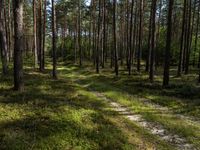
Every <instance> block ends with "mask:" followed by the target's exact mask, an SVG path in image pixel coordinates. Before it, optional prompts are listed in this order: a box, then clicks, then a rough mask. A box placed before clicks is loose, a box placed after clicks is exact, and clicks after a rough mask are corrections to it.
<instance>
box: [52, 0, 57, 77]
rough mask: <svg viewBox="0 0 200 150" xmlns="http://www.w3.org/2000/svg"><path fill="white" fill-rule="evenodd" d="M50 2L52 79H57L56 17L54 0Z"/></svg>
mask: <svg viewBox="0 0 200 150" xmlns="http://www.w3.org/2000/svg"><path fill="white" fill-rule="evenodd" d="M51 2H52V50H53V79H57V72H56V63H57V62H56V38H57V35H56V15H55V4H54V0H51Z"/></svg>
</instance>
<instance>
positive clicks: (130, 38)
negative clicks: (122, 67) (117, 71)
mask: <svg viewBox="0 0 200 150" xmlns="http://www.w3.org/2000/svg"><path fill="white" fill-rule="evenodd" d="M133 8H134V0H132V2H131V22H130V34H129V62H128V67H129V68H128V69H129V71H128V72H129V75H131V66H132V59H133V50H132V45H133V42H132V37H133V35H132V33H133V15H134V14H133Z"/></svg>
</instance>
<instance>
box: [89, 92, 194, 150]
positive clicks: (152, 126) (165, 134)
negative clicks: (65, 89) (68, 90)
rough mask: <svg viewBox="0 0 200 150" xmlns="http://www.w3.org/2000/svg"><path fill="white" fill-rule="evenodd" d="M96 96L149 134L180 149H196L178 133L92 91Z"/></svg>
mask: <svg viewBox="0 0 200 150" xmlns="http://www.w3.org/2000/svg"><path fill="white" fill-rule="evenodd" d="M92 92H93V93H94V94H95V95H96V96H98V97H99V98H101V99H103V100H104V101H106V102H108V103H109V104H110V106H111V107H112V108H113V109H114V111H116V112H118V113H119V114H121V115H124V117H126V118H127V119H129V120H130V121H132V122H134V123H137V124H138V125H139V126H141V127H143V128H144V129H147V130H148V131H149V132H150V133H151V134H153V135H157V136H159V137H160V138H161V139H162V140H164V141H166V142H170V143H171V144H172V145H174V146H176V147H177V149H180V150H196V149H195V148H194V147H193V145H192V144H189V143H188V142H187V141H186V139H184V138H183V137H180V136H179V135H176V134H172V133H170V132H169V131H167V130H166V129H165V128H164V127H163V126H162V125H159V124H156V123H152V122H149V121H147V120H145V119H144V118H143V117H142V115H139V114H134V113H133V112H131V111H130V110H129V108H127V107H124V106H122V105H120V104H119V103H116V102H114V101H113V100H111V99H109V98H107V97H106V96H105V95H103V94H102V93H99V92H96V91H92Z"/></svg>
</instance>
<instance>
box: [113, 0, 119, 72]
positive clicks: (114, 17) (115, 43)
mask: <svg viewBox="0 0 200 150" xmlns="http://www.w3.org/2000/svg"><path fill="white" fill-rule="evenodd" d="M116 10H117V2H116V0H113V45H114V55H115V74H116V76H118V74H119V66H118V51H117V24H116V13H117V11H116Z"/></svg>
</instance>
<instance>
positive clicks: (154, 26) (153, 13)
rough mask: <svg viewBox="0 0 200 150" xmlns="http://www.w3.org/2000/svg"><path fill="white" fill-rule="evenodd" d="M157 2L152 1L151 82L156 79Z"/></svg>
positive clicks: (155, 0)
mask: <svg viewBox="0 0 200 150" xmlns="http://www.w3.org/2000/svg"><path fill="white" fill-rule="evenodd" d="M156 3H157V0H153V1H152V6H151V7H152V8H151V9H152V19H151V22H152V29H151V48H150V58H151V59H150V72H149V79H150V81H151V82H153V81H154V71H155V33H156V32H155V31H156V23H155V21H156V20H155V19H156Z"/></svg>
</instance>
